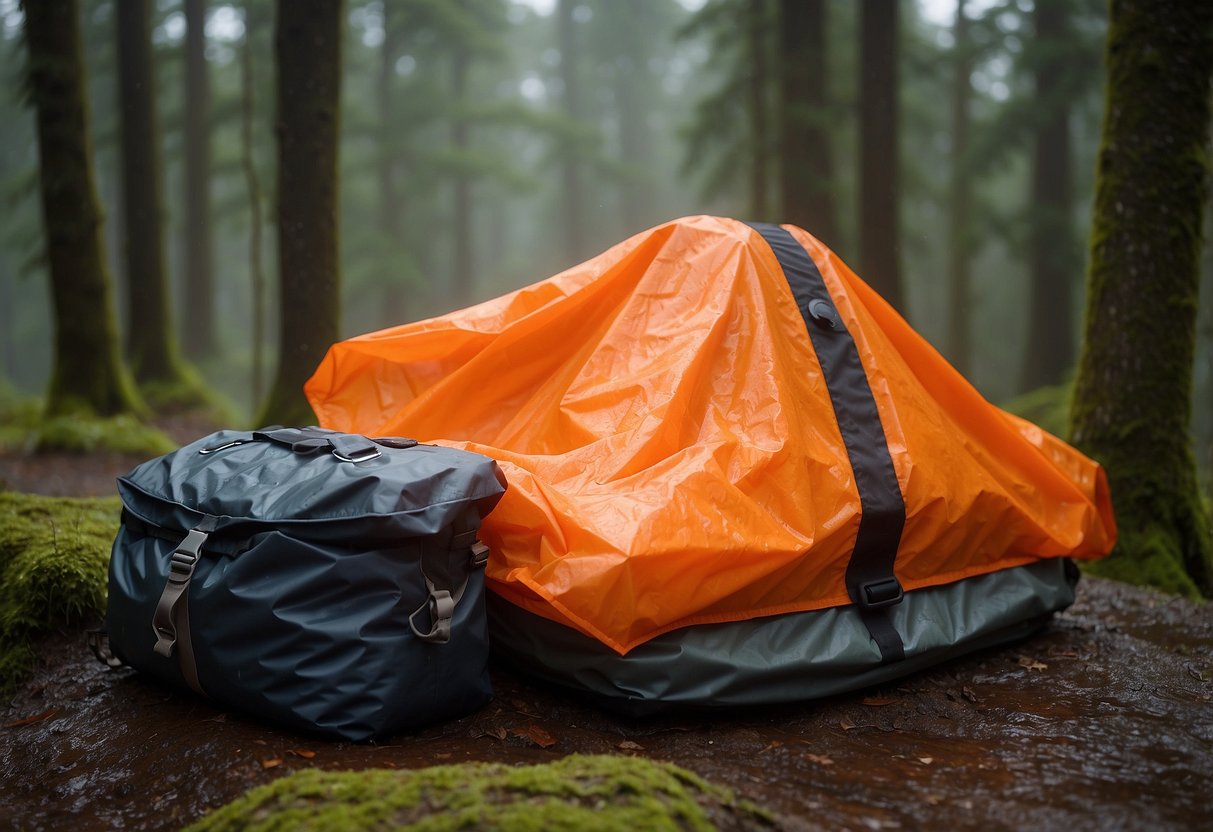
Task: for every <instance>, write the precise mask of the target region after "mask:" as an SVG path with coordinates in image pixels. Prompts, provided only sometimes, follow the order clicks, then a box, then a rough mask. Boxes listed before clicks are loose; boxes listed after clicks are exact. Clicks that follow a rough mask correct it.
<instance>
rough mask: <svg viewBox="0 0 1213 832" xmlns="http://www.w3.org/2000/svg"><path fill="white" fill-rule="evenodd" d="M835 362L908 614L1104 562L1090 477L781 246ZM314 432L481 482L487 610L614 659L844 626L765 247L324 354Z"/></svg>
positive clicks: (812, 373) (829, 434)
mask: <svg viewBox="0 0 1213 832" xmlns="http://www.w3.org/2000/svg"><path fill="white" fill-rule="evenodd" d="M784 228H785V229H786V230H787V231H788V232H790V234H791V235H792V237H793V238H794V239H795V241H796V242H797V243H799V244H800V245H802V246H803V247H804V248H805V250H806V251H807V252H808V254H809V256H810V257H811V258H812V261H813V263H814V264H815V265H816V267H817V269H818V270H819V271H820V273H821V278H822V280H823V281H824V283H825V287H826V288H827V289H828V291H829V294H830V296H831V300H832V301H833V303H834V306H835V308H836V310H837V314H838V315H839V316H840V317H841V319H842V322H843V323H844V324H845V327H846V328H847V329H848V330H849V331H850V334H851V336H852V337H853V338H854V341H855V346H856V348H857V350H858V353H859V357H860V360H861V361H862V365H863V370H864V372H865V373H866V375H867V380H868V384H869V385H870V387H871V391H872V397H873V398H874V399H875V404H876V408H877V410H878V411H879V416H880V421H881V423H882V425H883V429H884V434H885V436H886V438H887V443H888V448H889V455H890V456H891V458H892V462H893V467H894V470H895V472H896V477H897V482H898V485H899V486H900V489H901V493H902V496H903V498H904V503H905V526H904V530H903V531H902V534H901V539H900V544H899V546H898V548H897V557H896V561H895V572H896V576H897V578H898V579H900V581H901V584H902V586H903V587H904V588H905V590H906V591H910V590H913V589H917V588H920V587H926V586H933V585H938V584H946V583H950V582H953V581H957V580H960V579H963V578H967V577H971V576H974V575H979V574H983V573H987V572H992V571H995V570H1000V569H1005V568H1009V567H1014V566H1019V565H1023V564H1027V563H1031V562H1033V561H1035V560H1038V559H1041V558H1053V557H1062V556H1069V557H1074V558H1084V559H1089V558H1098V557H1101V556H1103V555H1105V554H1107V553H1108V551H1109V550H1110V549H1111V547H1112V544H1113V542H1114V540H1115V534H1116V532H1115V525H1114V521H1113V518H1112V510H1111V503H1110V500H1109V496H1108V490H1107V483H1106V480H1105V477H1104V473H1103V471H1102V469H1101V468H1100V467H1099V466H1098V465H1096V464H1095V463H1094V462H1092V461H1091V460H1089V459H1087V458H1086V457H1084V456H1083V455H1082V454H1080V453H1078V452H1077V451H1075V450H1074V449H1073V448H1071V447H1069V446H1068V445H1066V444H1065V443H1063V442H1061V441H1060V440H1058V439H1056V438H1054V437H1053V436H1051V435H1049V434H1047V433H1045V432H1044V431H1042V430H1041V429H1040V428H1038V427H1036V426H1034V425H1032V424H1030V423H1028V422H1025V421H1023V420H1022V419H1019V418H1017V417H1015V416H1012V415H1010V414H1008V413H1006V412H1004V411H1002V410H1000V409H998V408H997V407H994V406H993V405H991V404H990V403H989V402H987V401H985V400H984V399H983V398H982V397H981V395H980V394H979V393H978V392H977V391H976V390H975V389H974V388H973V387H972V386H971V385H970V384H969V383H968V382H967V381H965V379H964V378H962V377H961V376H960V375H959V374H958V373H957V372H956V371H955V370H954V369H953V368H952V367H951V366H950V365H949V364H948V363H947V362H946V361H944V359H943V358H942V357H941V356H940V355H939V354H938V353H937V352H936V351H935V350H934V349H933V348H932V347H931V346H930V345H929V344H928V343H927V342H926V341H925V340H923V338H921V337H920V336H919V335H918V334H917V333H915V332H914V330H912V329H911V328H910V326H909V325H908V324H907V323H906V322H905V321H904V320H903V319H902V318H901V317H900V316H899V315H898V314H897V313H896V312H895V311H894V310H893V309H892V307H890V306H889V305H888V304H887V303H885V302H884V301H883V300H882V299H881V298H880V297H879V296H878V295H877V294H876V293H875V292H874V291H873V290H872V289H870V288H869V287H868V286H867V284H865V283H864V282H863V281H862V280H860V279H859V278H858V277H856V276H855V275H854V274H853V273H852V272H851V270H850V269H848V268H847V267H846V265H845V264H843V262H842V261H841V260H839V259H838V258H837V257H836V256H835V255H834V254H833V253H832V252H831V251H830V250H829V249H827V248H826V247H825V246H824V245H822V244H821V243H819V242H818V241H817V240H815V239H814V238H813V237H811V236H810V235H808V234H807V233H805V232H804V231H802V230H800V229H798V228H795V227H793V226H784ZM306 391H307V395H308V398H309V399H310V401H311V403H312V406H313V407H314V408H315V411H316V413H317V415H318V416H319V418H320V420H321V423H322V424H323V425H324V426H325V427H329V428H336V429H339V430H344V431H351V432H358V433H363V434H366V435H370V436H378V435H405V436H412V437H415V438H417V439H419V440H422V441H425V442H440V443H441V444H449V445H452V446H454V447H461V448H467V449H469V450H473V451H477V452H479V453H482V454H486V455H488V456H490V457H493V458H494V459H496V460H498V461H499V463H500V464H501V467H502V469H503V470H504V472H505V475H506V478H507V479H508V481H509V489H508V491H507V492H506V495H505V497H504V498H503V499H502V501H501V503H500V504H499V505H498V507H497V508H496V510H495V511H494V512H493V513H492V514H491V515H490V516H489V517H488V518H487V519H486V521H485V523H484V526H483V529H482V537H483V538H484V539H485V541H486V542H487V543H488V545H489V546H490V548H491V551H492V556H491V558H490V561H489V566H488V578H489V581H490V587H491V588H492V589H493V590H494V591H496V592H497V593H499V594H500V595H502V596H504V597H505V598H506V599H508V600H509V601H511V602H513V603H514V604H517V605H519V606H521V607H523V608H524V609H526V610H529V611H531V612H533V613H536V614H538V615H542V616H545V617H547V618H550V619H553V620H555V621H558V622H561V623H563V624H565V625H567V626H570V627H574V628H576V629H577V630H580V631H581V632H583V633H585V634H587V635H589V636H592V637H594V638H597V639H599V640H600V641H601V642H603V643H604V644H606V645H609V646H610V647H612V648H614V649H615V650H616V651H618V652H620V653H625V652H627V651H628V650H629V649H630V648H632V647H634V646H635V645H637V644H640V643H642V642H644V641H646V640H647V639H650V638H652V637H653V636H656V635H658V634H660V633H663V632H667V631H669V630H672V629H675V628H679V627H684V626H687V625H691V624H703V623H717V622H726V621H738V620H743V619H749V618H754V617H757V616H765V615H773V614H780V613H788V612H797V611H804V610H814V609H822V608H826V607H831V606H837V605H843V604H848V603H850V598H849V597H848V594H847V588H846V585H845V583H844V576H845V573H846V570H847V564H848V560H849V558H850V555H851V552H852V548H853V547H854V544H855V541H856V536H857V533H858V529H859V522H860V516H861V504H860V499H859V493H858V490H857V486H856V482H855V476H854V473H853V470H852V466H851V463H850V462H849V459H848V454H847V449H846V448H845V447H844V440H843V437H842V434H841V433H840V429H839V425H838V421H837V419H836V418H835V409H834V406H833V405H832V404H831V399H830V395H829V392H828V390H827V387H826V382H825V380H824V379H823V375H822V368H821V364H820V363H819V361H818V358H817V355H816V353H815V352H814V349H813V345H812V344H811V343H810V339H809V337H808V335H807V334H806V323H805V319H804V318H803V317H802V314H801V311H800V308H799V307H798V306H797V302H796V300H795V298H794V297H793V294H792V291H791V289H790V288H789V284H788V280H787V279H786V278H785V275H784V273H783V271H782V270H781V267H780V264H779V262H778V261H777V259H776V257H775V255H774V254H773V252H772V249H771V247H770V246H768V245H767V243H766V242H765V241H764V240H763V238H762V237H761V236H760V235H759V233H758V232H757V231H755V230H754V229H752V228H751V227H749V226H747V225H746V224H744V223H741V222H738V221H735V220H728V219H721V218H716V217H693V218H689V219H684V220H678V221H675V222H671V223H668V224H666V225H662V226H659V227H657V228H654V229H652V230H650V231H646V232H644V233H642V234H638V235H636V236H635V237H632V238H631V239H629V240H627V241H626V242H623V243H621V244H619V245H617V246H615V247H614V248H612V249H610V250H609V251H607V252H605V253H604V254H602V255H600V256H599V257H596V258H594V259H592V260H590V261H588V262H586V263H583V264H581V265H579V266H576V267H574V268H572V269H569V270H568V271H565V272H563V273H561V274H559V275H556V276H555V277H553V278H551V279H549V280H545V281H542V282H540V283H536V284H534V285H532V286H529V287H527V288H525V289H521V290H519V291H517V292H514V293H512V294H509V295H505V296H503V297H500V298H497V299H496V300H492V301H489V302H487V303H482V304H480V305H478V306H474V307H471V308H469V309H464V310H460V311H457V312H453V313H451V314H449V315H445V316H443V317H440V318H434V319H432V320H427V321H421V322H419V323H414V324H408V325H405V326H400V327H396V328H393V329H387V330H383V331H381V332H375V333H371V334H368V335H363V336H360V337H357V338H352V339H350V340H348V341H344V342H341V343H338V344H335V345H334V346H333V347H332V348H331V349H330V350H329V353H328V355H327V356H326V358H325V359H324V361H323V363H322V364H321V365H320V367H319V369H317V371H316V374H315V375H314V376H313V377H312V379H311V380H310V381H309V382H308V384H307V387H306Z"/></svg>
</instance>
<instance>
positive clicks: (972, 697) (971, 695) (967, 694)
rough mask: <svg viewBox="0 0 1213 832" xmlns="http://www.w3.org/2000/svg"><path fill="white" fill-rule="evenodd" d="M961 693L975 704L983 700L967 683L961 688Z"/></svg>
mask: <svg viewBox="0 0 1213 832" xmlns="http://www.w3.org/2000/svg"><path fill="white" fill-rule="evenodd" d="M960 695H961V696H963V697H964V698H965V699H967V700H969V701H970V702H972V703H973V704H977V703H978V702H980V701H981V700H980V699H978V698H977V694H975V693H973V689H972V688H971V687H968V686H967V685H966V686H965V687H963V688H961V689H960Z"/></svg>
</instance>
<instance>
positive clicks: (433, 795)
mask: <svg viewBox="0 0 1213 832" xmlns="http://www.w3.org/2000/svg"><path fill="white" fill-rule="evenodd" d="M776 824H777V821H776V819H775V818H774V817H773V816H772V815H770V814H769V813H767V812H765V811H764V810H762V809H760V808H759V807H757V806H755V805H754V804H752V803H750V802H749V801H746V800H742V799H739V798H737V797H736V796H735V795H734V794H733V793H732V792H731V791H729V790H728V789H724V788H721V787H719V786H715V785H712V784H710V783H707V782H705V781H704V780H702V779H700V778H699V777H697V776H696V775H694V774H692V773H690V772H688V771H686V770H684V769H681V768H678V767H677V766H674V765H671V764H669V763H657V762H653V761H651V760H646V759H643V758H634V757H617V756H610V757H608V756H580V755H573V756H571V757H565V758H564V759H562V760H557V761H555V762H552V763H547V764H544V765H535V766H521V767H511V766H505V765H498V764H487V763H465V764H463V765H455V766H437V767H434V768H426V769H421V770H418V771H387V770H382V769H372V770H369V771H356V772H355V771H344V772H326V771H318V770H315V769H312V770H308V771H302V772H298V773H296V774H292V775H289V776H287V777H283V778H281V779H279V780H277V781H275V782H273V783H271V784H269V785H267V786H261V787H260V788H256V789H253V790H252V791H250V792H248V793H247V794H246V795H244V796H243V797H241V798H239V799H237V800H235V801H233V802H232V803H230V804H228V805H227V806H224V807H223V808H221V809H218V810H217V811H215V812H212V813H211V814H209V815H207V816H206V817H205V818H203V819H202V820H201V821H199V822H198V823H196V824H195V825H194V826H192V827H190V829H191V830H193V831H194V832H221V831H222V832H234V830H250V831H251V830H257V832H271V830H336V831H337V832H347V831H348V832H352V830H387V829H409V830H419V831H420V830H425V832H442V831H443V830H456V829H501V830H517V832H523V831H524V830H525V832H540V830H576V832H587V831H588V830H603V831H604V832H605V830H627V831H628V832H638V830H642V829H643V830H712V829H746V830H749V829H773V828H776Z"/></svg>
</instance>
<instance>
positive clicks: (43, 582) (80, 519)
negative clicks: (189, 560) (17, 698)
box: [0, 491, 120, 696]
mask: <svg viewBox="0 0 1213 832" xmlns="http://www.w3.org/2000/svg"><path fill="white" fill-rule="evenodd" d="M119 512H120V503H119V501H118V498H116V497H108V498H92V499H73V498H67V497H41V496H36V495H32V494H17V493H14V492H9V491H0V696H2V695H7V694H8V693H9V692H10V691H11V690H12V688H13V687H14V686H15V685H16V684H17V683H18V682H19V681H20V679H21V676H22V675H23V674H24V673H25V672H26V671H28V669H29V667H30V666H31V664H32V662H33V658H34V654H33V650H32V647H31V645H32V643H33V641H34V640H35V639H37V638H38V637H39V636H41V635H44V634H46V633H48V632H50V631H52V630H54V629H56V628H58V627H62V626H66V625H72V624H79V623H81V622H88V621H92V620H95V619H97V618H99V617H100V616H101V615H102V614H103V613H104V611H105V593H106V580H107V570H108V567H109V553H110V546H111V545H112V544H113V542H114V535H115V534H116V532H117V528H118V515H119Z"/></svg>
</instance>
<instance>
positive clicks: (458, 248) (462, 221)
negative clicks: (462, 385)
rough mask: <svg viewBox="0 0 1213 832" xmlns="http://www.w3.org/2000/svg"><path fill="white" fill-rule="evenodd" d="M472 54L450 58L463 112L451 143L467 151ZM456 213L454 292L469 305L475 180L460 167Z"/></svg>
mask: <svg viewBox="0 0 1213 832" xmlns="http://www.w3.org/2000/svg"><path fill="white" fill-rule="evenodd" d="M470 62H471V56H470V55H468V53H467V51H466V50H464V49H462V48H459V49H456V51H455V54H454V55H453V56H452V60H451V95H452V97H453V98H454V99H455V101H456V102H458V105H459V107H460V112H459V113H457V114H456V116H455V123H454V125H453V126H452V127H451V144H452V145H454V147H455V150H456V152H458V153H460V154H463V153H467V151H468V146H469V139H470V133H471V128H470V126H469V125H468V117H467V113H466V112H465V111H464V110H465V106H464V105H465V104H466V98H467V79H468V64H469V63H470ZM454 197H455V214H454V226H455V227H454V229H453V233H452V235H451V239H452V240H453V242H454V246H455V250H454V253H453V257H452V262H453V263H454V269H455V285H454V295H455V303H456V305H457V306H466V305H467V304H468V303H471V300H472V279H473V275H474V272H473V269H474V268H475V265H474V264H475V256H474V255H475V252H474V251H473V245H474V243H473V240H474V239H475V235H473V234H472V182H471V180H470V179H469V178H468V174H467V173H466V172H464V171H460V172H458V173H456V174H455V194H454Z"/></svg>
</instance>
